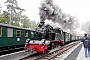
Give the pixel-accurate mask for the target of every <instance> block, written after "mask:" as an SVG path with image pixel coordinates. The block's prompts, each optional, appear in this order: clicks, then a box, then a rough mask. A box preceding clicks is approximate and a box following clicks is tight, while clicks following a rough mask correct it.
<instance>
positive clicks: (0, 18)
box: [0, 11, 10, 24]
mask: <svg viewBox="0 0 90 60" xmlns="http://www.w3.org/2000/svg"><path fill="white" fill-rule="evenodd" d="M9 19H10V17H9V13H8V12H7V11H3V13H2V14H0V23H6V22H7V24H8V23H9Z"/></svg>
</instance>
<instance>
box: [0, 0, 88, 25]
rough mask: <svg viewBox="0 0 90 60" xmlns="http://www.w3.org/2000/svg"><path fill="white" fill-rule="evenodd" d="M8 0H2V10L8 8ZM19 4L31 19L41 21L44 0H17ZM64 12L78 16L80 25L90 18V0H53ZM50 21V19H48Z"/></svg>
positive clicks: (0, 1)
mask: <svg viewBox="0 0 90 60" xmlns="http://www.w3.org/2000/svg"><path fill="white" fill-rule="evenodd" d="M5 1H6V0H0V4H1V6H2V10H5V9H6V6H5V4H4V2H5ZM17 1H18V6H20V7H21V8H23V9H25V10H26V11H25V12H23V14H25V15H27V16H28V17H29V19H30V20H35V21H36V22H39V21H40V18H39V9H38V7H40V3H41V1H43V0H17ZM53 1H54V2H55V4H57V5H58V6H59V7H60V8H61V9H62V12H63V13H66V14H70V15H71V16H76V17H78V20H79V23H80V25H82V24H83V23H84V22H85V21H88V20H90V18H89V16H90V0H53ZM47 22H48V21H47Z"/></svg>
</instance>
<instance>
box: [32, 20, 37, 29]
mask: <svg viewBox="0 0 90 60" xmlns="http://www.w3.org/2000/svg"><path fill="white" fill-rule="evenodd" d="M36 28H37V23H36V22H35V21H31V29H32V30H35V29H36Z"/></svg>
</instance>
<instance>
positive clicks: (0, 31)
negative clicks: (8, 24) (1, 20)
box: [0, 26, 2, 37]
mask: <svg viewBox="0 0 90 60" xmlns="http://www.w3.org/2000/svg"><path fill="white" fill-rule="evenodd" d="M1 36H2V27H1V26H0V37H1Z"/></svg>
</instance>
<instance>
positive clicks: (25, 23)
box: [21, 15, 31, 28]
mask: <svg viewBox="0 0 90 60" xmlns="http://www.w3.org/2000/svg"><path fill="white" fill-rule="evenodd" d="M21 23H22V24H23V25H22V27H24V28H30V27H31V23H30V21H29V18H28V17H27V16H26V15H22V16H21Z"/></svg>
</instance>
